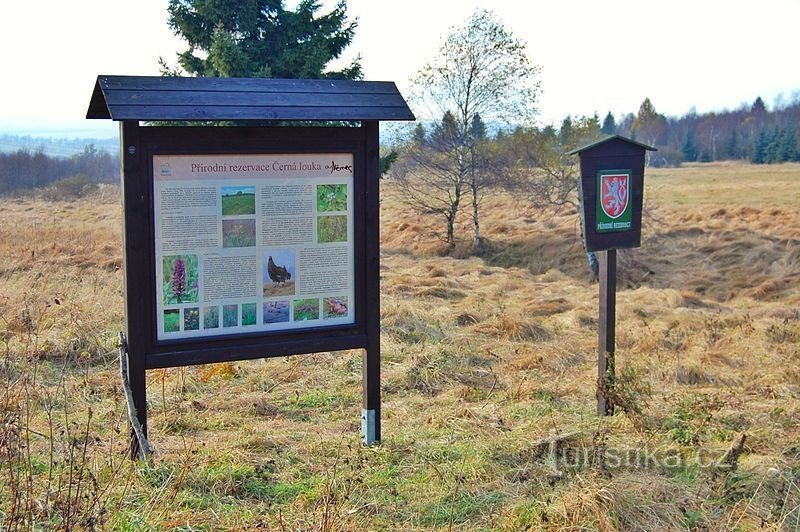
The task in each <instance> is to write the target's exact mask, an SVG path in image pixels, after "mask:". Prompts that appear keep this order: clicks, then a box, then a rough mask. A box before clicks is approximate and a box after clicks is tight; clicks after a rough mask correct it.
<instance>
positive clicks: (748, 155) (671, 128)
mask: <svg viewBox="0 0 800 532" xmlns="http://www.w3.org/2000/svg"><path fill="white" fill-rule="evenodd" d="M601 128H602V131H603V133H610V132H614V133H618V134H621V135H625V136H628V137H632V138H634V139H637V140H639V141H641V142H645V143H648V144H651V145H653V146H655V147H656V148H658V152H656V153H655V154H654V155H653V157H652V159H651V164H652V165H656V166H678V165H679V164H681V163H683V162H713V161H724V160H747V161H750V162H753V163H756V164H769V163H781V162H788V161H800V145H798V128H800V92H795V94H794V96H793V98H792V101H791V102H789V103H782V102H777V103H776V104H775V106H774V107H773V109H772V110H767V107H766V105H765V104H764V101H763V100H762V99H761V98H760V97H759V98H756V100H755V101H754V102H753V103H752V104H751V105H746V104H745V105H742V106H741V107H739V108H738V109H736V110H733V111H729V110H725V111H717V112H709V113H704V114H697V113H695V112H689V113H687V114H686V115H684V116H682V117H680V118H672V117H666V116H664V115H662V114H659V113H658V112H656V110H655V107H654V106H653V104H652V103H651V102H650V100H649V99H645V101H644V102H643V103H642V105H641V106H640V108H639V112H638V114H636V115H634V114H633V113H631V114H629V115H627V116H625V117H624V118H623V119H622V121H621V122H620V123H619V124H616V121H615V120H614V117H613V116H611V115H610V113H609V115H607V116H606V118H605V120H604V121H603V125H602V126H601Z"/></svg>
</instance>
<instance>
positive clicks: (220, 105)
mask: <svg viewBox="0 0 800 532" xmlns="http://www.w3.org/2000/svg"><path fill="white" fill-rule="evenodd" d="M87 118H100V119H109V118H110V119H112V120H117V121H120V145H121V151H122V154H121V160H122V189H123V207H124V230H123V235H124V247H125V254H124V261H125V305H126V312H125V317H126V336H127V339H126V340H127V341H124V340H125V339H123V341H122V342H121V344H122V346H123V347H122V348H121V351H123V350H124V351H126V354H127V364H126V367H124V368H123V370H127V372H126V371H123V373H127V377H128V379H129V381H130V389H131V396H132V401H131V402H132V403H133V404H132V406H131V410H132V411H135V414H134V416H135V417H136V419H137V420H138V425H140V426H141V432H143V433H144V435H146V433H147V397H146V370H149V369H155V368H167V367H175V366H186V365H193V364H206V363H212V362H222V361H234V360H245V359H252V358H263V357H276V356H284V355H296V354H303V353H313V352H319V351H334V350H344V349H357V348H360V349H363V350H364V363H363V390H364V394H363V410H362V434H363V437H364V441H365V443H367V444H371V443H374V442H377V441H380V439H381V429H380V291H379V286H378V283H379V275H380V273H379V255H380V253H379V201H378V196H379V187H378V184H379V174H378V172H379V170H378V159H379V139H378V122H379V121H380V120H414V116H413V114H412V113H411V110H410V109H409V108H408V106H407V104H406V102H405V100H404V99H403V97H402V96H401V95H400V93H399V92H398V90H397V87H396V86H395V84H394V83H391V82H365V81H342V80H278V79H237V78H177V77H134V76H99V77H98V78H97V83H96V85H95V88H94V92H93V94H92V98H91V102H90V105H89V110H88V112H87ZM140 121H148V122H149V123H148V124H147V125H140V123H139V122H140ZM165 121H172V122H173V124H170V125H165V124H164V122H165ZM175 121H180V122H181V123H183V124H185V123H192V122H201V123H202V124H200V126H207V125H208V123H209V122H210V123H212V125H215V126H217V127H198V126H186V125H183V126H178V125H174V122H175ZM231 121H235V123H236V124H238V125H235V126H234V125H230V123H231ZM275 121H281V122H283V123H284V124H285V123H286V122H287V121H318V122H319V121H326V122H334V123H335V122H341V121H348V122H351V123H352V122H357V123H360V127H342V126H339V127H335V126H333V125H327V126H325V127H307V126H303V125H290V126H286V125H283V126H282V127H277V126H276V125H275V124H276V122H275ZM226 122H227V124H228V125H225V123H226ZM350 125H352V124H350ZM132 426H133V427H135V426H137V423H135V422H133V421H132ZM134 436H135V435H134ZM140 441H142V439H141V438H139V439H138V440H137V439H136V438H132V454H133V455H136V453H137V452H138V450H137V447H138V446H139V445H141V444H140V443H139V442H140ZM145 441H146V440H145Z"/></svg>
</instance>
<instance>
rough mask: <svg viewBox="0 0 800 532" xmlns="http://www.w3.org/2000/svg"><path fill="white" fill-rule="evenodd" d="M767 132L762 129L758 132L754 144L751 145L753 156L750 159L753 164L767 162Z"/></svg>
mask: <svg viewBox="0 0 800 532" xmlns="http://www.w3.org/2000/svg"><path fill="white" fill-rule="evenodd" d="M768 143H769V141H768V140H767V134H766V133H765V132H764V130H763V129H762V130H761V131H759V132H758V137H757V138H756V144H755V146H753V157H752V158H751V159H750V160H751V162H753V163H754V164H764V163H765V162H767V145H768Z"/></svg>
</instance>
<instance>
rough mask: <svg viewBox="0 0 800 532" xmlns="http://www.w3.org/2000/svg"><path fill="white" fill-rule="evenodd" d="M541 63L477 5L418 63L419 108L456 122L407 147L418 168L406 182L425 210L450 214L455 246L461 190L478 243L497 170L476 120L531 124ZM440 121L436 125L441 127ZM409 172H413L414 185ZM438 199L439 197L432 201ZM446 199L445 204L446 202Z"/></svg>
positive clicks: (416, 95) (415, 98)
mask: <svg viewBox="0 0 800 532" xmlns="http://www.w3.org/2000/svg"><path fill="white" fill-rule="evenodd" d="M539 70H540V69H539V67H537V66H535V65H533V64H532V63H531V62H530V60H529V59H528V57H527V55H526V47H525V44H524V43H523V42H522V41H519V40H517V39H516V38H514V36H513V35H512V34H511V33H510V32H508V31H507V30H506V29H505V28H504V27H503V25H502V23H501V22H500V21H499V20H498V19H497V18H495V16H494V15H493V14H492V13H491V12H489V11H485V10H477V11H475V13H474V14H473V15H472V16H471V17H470V19H469V20H467V22H466V24H465V25H464V26H461V27H457V28H455V29H453V30H452V31H451V33H450V35H449V36H448V37H447V38H446V39H445V41H444V43H443V44H442V47H441V49H440V50H439V55H438V56H437V57H436V58H435V59H434V60H433V61H432V62H430V63H428V64H427V65H425V67H423V68H422V70H420V72H419V73H418V75H417V77H416V79H415V80H414V91H413V96H412V102H413V104H414V105H415V107H417V109H416V111H417V114H418V116H419V115H422V116H426V115H427V116H429V117H439V116H442V117H443V119H442V126H443V124H444V120H445V118H447V120H450V119H451V118H452V122H450V123H448V125H447V127H452V128H453V130H452V131H451V132H449V133H448V136H447V142H440V143H437V142H434V141H435V139H433V138H432V139H431V142H430V143H428V144H427V145H426V144H422V145H420V144H419V143H417V144H416V148H419V149H414V150H411V151H410V152H409V157H410V158H412V159H413V160H414V163H415V165H416V168H417V169H418V171H417V172H416V173H415V174H414V175H413V176H411V175H409V176H407V179H406V185H404V189H405V190H406V191H407V192H409V193H410V194H411V193H412V192H413V189H414V188H416V190H417V193H416V194H411V195H410V196H409V198H408V200H409V203H410V204H412V205H414V206H416V207H417V208H419V209H420V211H421V212H425V211H432V210H435V211H436V212H441V213H443V214H445V212H446V214H445V218H446V220H447V224H448V225H447V231H446V237H445V239H446V242H447V244H448V247H449V249H451V250H452V249H453V247H454V246H455V234H454V224H455V219H456V216H457V214H458V209H459V207H460V205H461V199H462V196H463V195H464V194H466V193H468V192H469V193H470V196H471V200H472V207H473V209H472V217H473V245H474V247H475V249H476V250H479V249H480V247H481V235H480V223H479V204H480V198H481V197H482V193H481V190H482V189H483V188H485V187H486V186H488V183H489V180H490V179H491V177H492V175H491V172H488V171H487V169H489V168H490V167H491V165H489V164H488V160H487V155H488V154H489V152H488V151H487V150H482V143H481V141H480V139H478V138H476V136H475V131H474V130H473V128H472V126H473V121H474V120H475V118H476V117H480V119H481V120H482V121H485V122H486V123H489V124H500V123H511V122H515V123H517V124H523V125H524V124H530V123H532V120H533V118H534V116H535V114H536V102H537V97H538V95H539V91H540V88H539V85H540V82H539V80H538V75H539ZM442 126H439V127H442ZM409 180H416V181H417V183H416V184H415V185H413V187H412V184H411V181H409ZM433 205H439V206H440V207H439V208H438V209H434V208H433ZM441 205H447V207H446V208H442V207H441Z"/></svg>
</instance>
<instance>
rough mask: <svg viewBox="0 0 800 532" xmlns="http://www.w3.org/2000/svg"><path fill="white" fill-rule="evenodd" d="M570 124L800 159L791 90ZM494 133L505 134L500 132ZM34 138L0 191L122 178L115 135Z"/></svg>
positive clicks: (659, 158) (670, 161) (731, 152)
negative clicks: (84, 139) (716, 106)
mask: <svg viewBox="0 0 800 532" xmlns="http://www.w3.org/2000/svg"><path fill="white" fill-rule="evenodd" d="M420 125H421V124H420ZM575 129H580V130H581V133H585V134H587V135H588V136H589V137H592V136H596V134H600V133H602V134H620V135H624V136H627V137H630V138H633V139H635V140H639V141H641V142H644V143H647V144H651V145H653V146H655V147H656V148H658V152H656V153H655V154H653V156H652V157H651V159H650V164H651V165H652V166H678V165H680V164H681V163H684V162H713V161H723V160H747V161H750V162H753V163H756V164H770V163H781V162H787V161H800V144H798V140H800V139H798V129H800V93H795V95H794V97H793V98H792V101H791V102H789V103H777V104H776V105H774V106H773V109H772V110H768V109H767V107H766V105H765V104H764V101H763V100H762V99H761V98H760V97H759V98H757V99H756V100H755V101H754V102H753V104H752V105H742V106H741V107H740V108H738V109H736V110H732V111H730V110H724V111H717V112H708V113H703V114H697V113H695V112H689V113H687V114H686V115H684V116H681V117H679V118H675V117H667V116H665V115H662V114H660V113H658V112H657V111H656V109H655V106H654V105H653V104H652V103H651V102H650V100H649V99H645V100H644V102H643V103H642V105H641V106H640V108H639V112H638V113H637V114H633V113H630V114H628V115H626V116H624V117H622V118H621V119H620V120H619V121H618V120H617V119H616V118H615V117H614V116H613V115H612V114H611V113H608V114H607V115H606V117H605V119H604V120H603V121H602V122H601V121H600V119H599V117H598V116H597V115H595V116H594V117H572V116H568V117H566V118H564V120H563V121H562V123H561V125H560V127H559V128H555V127H554V126H547V127H544V128H542V129H541V130H539V132H540V133H543V134H544V135H552V136H555V137H564V138H566V137H568V136H570V137H571V136H572V133H573V132H572V130H575ZM499 136H501V137H502V136H503V133H502V131H501V132H500V133H499ZM32 140H33V139H30V138H27V137H13V136H8V135H0V194H8V193H14V192H17V191H22V190H27V189H33V188H38V187H44V186H48V185H50V184H52V183H54V182H56V181H59V180H61V179H64V178H68V177H73V176H84V177H86V178H88V181H91V182H95V183H102V182H106V183H117V182H119V155H118V154H116V153H114V151H113V150H111V151H110V149H109V146H110V145H112V144H115V143H117V142H118V141H117V140H116V139H107V140H104V141H101V142H102V143H103V144H102V145H101V146H97V145H95V144H93V143H92V144H89V145H85V146H84V147H83V148H82V151H80V152H79V153H75V154H74V155H71V156H51V155H48V154H47V153H53V151H54V149H50V148H52V147H53V146H55V147H59V146H62V147H63V148H64V149H65V150H66V149H68V150H70V151H75V150H76V149H77V144H78V143H80V142H81V141H80V139H71V140H67V139H35V140H36V141H37V143H38V144H37V145H36V147H35V148H33V149H31V148H30V147H22V148H18V149H17V150H16V151H7V150H8V148H9V147H11V146H13V145H14V144H15V143H22V144H21V145H24V143H25V142H31V141H32ZM3 148H4V149H5V150H6V151H4V149H3ZM56 151H57V150H56Z"/></svg>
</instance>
